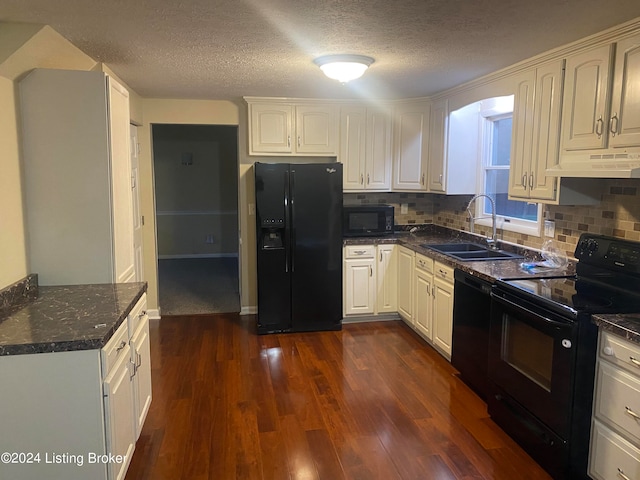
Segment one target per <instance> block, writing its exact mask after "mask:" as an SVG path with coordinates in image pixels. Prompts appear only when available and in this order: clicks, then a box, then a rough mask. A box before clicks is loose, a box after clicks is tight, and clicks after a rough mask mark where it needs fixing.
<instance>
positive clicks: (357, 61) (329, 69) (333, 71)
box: [313, 55, 374, 83]
mask: <svg viewBox="0 0 640 480" xmlns="http://www.w3.org/2000/svg"><path fill="white" fill-rule="evenodd" d="M373 62H374V60H373V58H371V57H365V56H364V55H325V56H323V57H318V58H316V59H315V60H314V61H313V63H315V64H316V65H318V66H319V67H320V69H321V70H322V71H323V72H324V74H325V75H326V76H327V77H329V78H332V79H334V80H338V81H339V82H340V83H347V82H349V81H351V80H355V79H356V78H360V77H361V76H362V74H363V73H364V72H365V70H366V69H367V68H369V65H371V64H372V63H373Z"/></svg>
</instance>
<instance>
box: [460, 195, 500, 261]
mask: <svg viewBox="0 0 640 480" xmlns="http://www.w3.org/2000/svg"><path fill="white" fill-rule="evenodd" d="M480 197H485V198H487V199H489V203H491V238H487V244H488V245H489V248H491V249H492V250H497V249H498V236H497V234H496V202H495V201H494V200H493V198H491V197H490V196H489V195H485V194H484V193H479V194H478V195H474V196H473V198H472V199H471V200H469V203H468V204H467V212H469V223H470V228H471V233H474V232H473V225H474V223H473V222H474V221H475V220H478V219H480V218H486V217H474V216H473V213H472V212H471V204H472V203H473V202H474V201H476V199H478V198H480Z"/></svg>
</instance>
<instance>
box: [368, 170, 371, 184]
mask: <svg viewBox="0 0 640 480" xmlns="http://www.w3.org/2000/svg"><path fill="white" fill-rule="evenodd" d="M370 183H371V177H370V176H369V174H368V173H367V185H369V184H370Z"/></svg>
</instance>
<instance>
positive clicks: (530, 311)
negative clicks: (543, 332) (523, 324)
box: [492, 295, 571, 328]
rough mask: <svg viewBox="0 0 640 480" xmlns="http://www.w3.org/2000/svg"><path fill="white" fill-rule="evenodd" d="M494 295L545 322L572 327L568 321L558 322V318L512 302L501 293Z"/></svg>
mask: <svg viewBox="0 0 640 480" xmlns="http://www.w3.org/2000/svg"><path fill="white" fill-rule="evenodd" d="M492 297H493V298H494V300H496V301H498V302H500V303H503V304H505V305H509V306H510V307H513V308H516V309H518V310H521V311H523V312H527V313H528V314H529V315H533V316H535V317H538V318H540V319H541V320H542V321H544V322H545V323H548V324H549V325H553V326H554V327H559V328H571V324H569V323H566V322H558V321H556V320H551V319H550V318H548V317H545V316H544V315H543V314H541V313H539V312H534V311H533V310H529V309H528V308H526V307H524V306H523V305H520V304H518V303H516V302H512V301H511V300H507V299H506V298H504V297H501V296H499V295H492Z"/></svg>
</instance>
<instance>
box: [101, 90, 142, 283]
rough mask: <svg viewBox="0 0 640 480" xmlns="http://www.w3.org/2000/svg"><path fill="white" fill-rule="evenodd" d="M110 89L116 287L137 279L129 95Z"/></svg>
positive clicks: (125, 91)
mask: <svg viewBox="0 0 640 480" xmlns="http://www.w3.org/2000/svg"><path fill="white" fill-rule="evenodd" d="M107 79H108V86H109V134H110V135H109V140H110V143H111V191H112V195H113V197H112V199H111V201H112V202H113V253H114V278H115V279H116V280H115V281H116V282H117V283H123V282H133V281H135V279H136V261H135V250H134V238H133V225H134V219H133V192H132V186H133V181H132V172H131V157H130V147H129V145H130V133H131V132H130V130H129V92H128V91H127V90H126V89H125V88H124V87H122V86H121V85H120V84H118V83H117V82H116V81H115V80H113V78H111V77H107Z"/></svg>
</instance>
